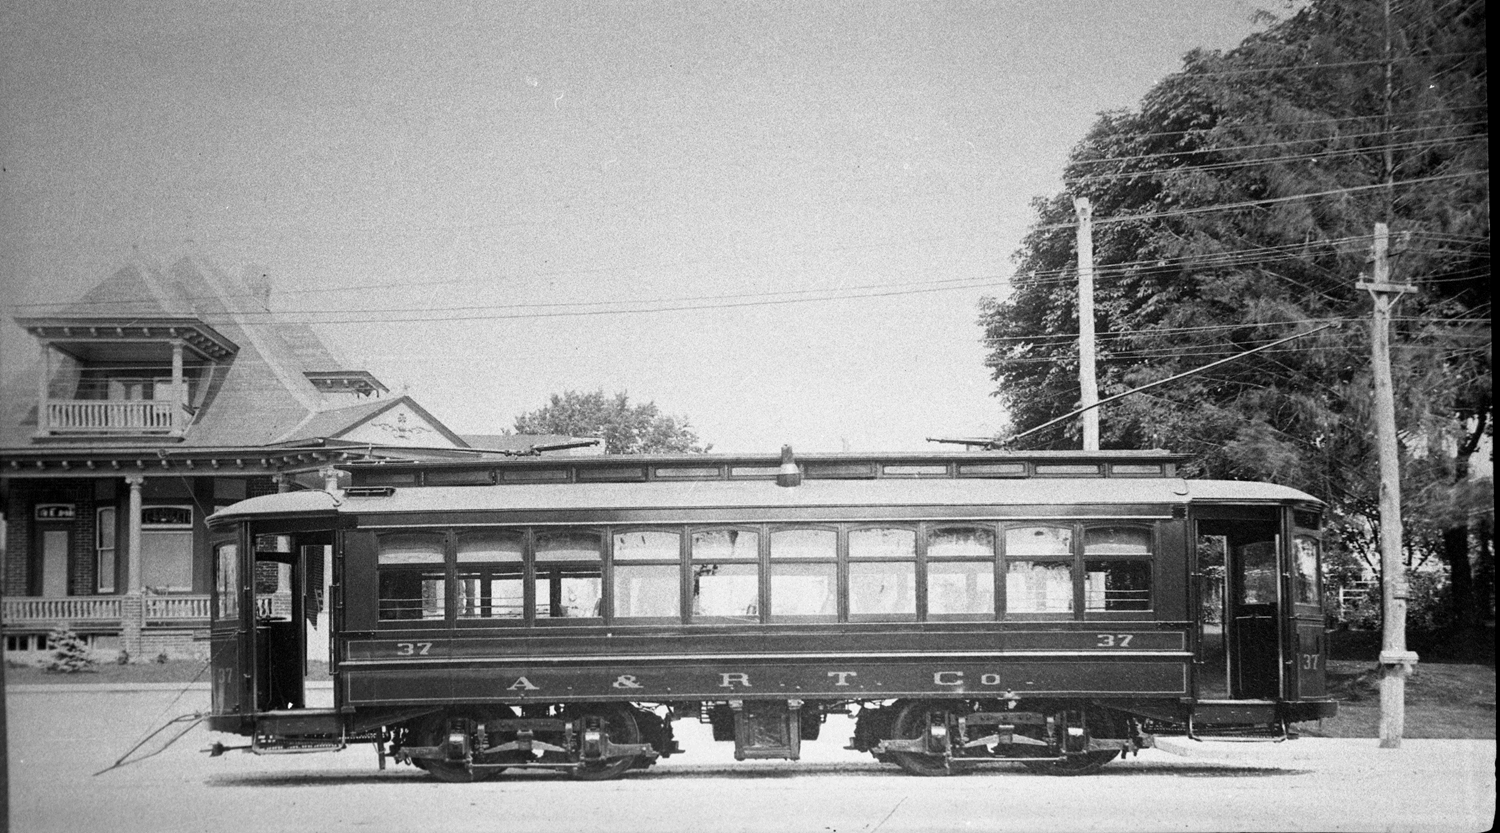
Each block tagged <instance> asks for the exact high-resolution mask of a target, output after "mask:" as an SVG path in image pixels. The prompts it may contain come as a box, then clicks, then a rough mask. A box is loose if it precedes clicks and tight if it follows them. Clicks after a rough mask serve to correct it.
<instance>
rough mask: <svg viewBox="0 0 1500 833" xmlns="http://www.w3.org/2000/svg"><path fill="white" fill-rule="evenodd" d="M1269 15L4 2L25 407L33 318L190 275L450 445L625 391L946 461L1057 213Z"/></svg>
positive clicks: (0, 224) (5, 106)
mask: <svg viewBox="0 0 1500 833" xmlns="http://www.w3.org/2000/svg"><path fill="white" fill-rule="evenodd" d="M1259 5H1260V4H1257V3H1254V2H1246V1H1245V0H1109V1H1108V2H1100V1H1099V0H1087V1H1086V0H993V2H966V3H959V2H951V3H950V2H912V1H911V0H901V1H899V2H897V1H895V0H889V1H887V2H862V3H855V2H819V1H818V0H802V1H801V2H785V3H666V2H662V3H654V2H620V3H604V2H597V1H593V2H581V3H567V2H538V3H512V2H476V3H458V2H446V0H433V1H432V2H422V3H416V2H411V3H388V2H352V3H341V2H316V3H304V2H269V1H268V2H170V1H168V2H149V3H134V2H110V3H97V2H92V1H90V2H47V3H42V2H20V3H8V4H0V317H3V319H4V320H3V321H0V378H3V374H4V373H8V372H10V371H11V370H13V369H14V366H15V365H16V364H18V363H19V362H24V361H30V360H32V359H33V358H34V356H35V355H36V350H35V347H34V345H33V344H32V343H31V340H30V339H29V337H28V336H27V335H26V334H25V333H24V332H23V331H22V330H21V329H20V328H19V327H17V326H16V325H15V324H14V323H13V322H12V321H11V319H12V318H13V317H15V316H17V315H24V314H26V307H24V306H22V305H25V304H37V303H44V302H66V301H70V300H73V299H76V298H77V297H79V296H80V295H81V294H82V293H83V292H85V291H86V290H87V289H88V288H89V287H91V286H92V285H94V284H96V283H98V282H99V281H100V280H102V279H103V278H105V277H107V276H108V275H109V274H111V273H112V272H114V271H115V270H117V269H118V268H120V267H121V266H123V265H124V264H125V263H127V262H128V261H129V260H130V259H131V258H133V257H136V256H138V255H139V256H144V257H147V258H150V259H153V260H156V261H158V262H161V263H163V264H170V263H171V262H173V261H174V260H176V259H178V258H180V257H182V256H185V255H193V256H197V257H200V258H203V259H206V260H208V261H211V262H213V263H215V264H217V265H219V266H220V267H222V268H225V269H226V270H230V271H240V270H242V269H252V270H254V271H255V272H256V273H257V274H266V275H268V276H269V278H270V280H271V283H272V285H273V295H272V299H271V305H272V309H273V311H275V312H276V313H278V314H280V315H283V316H285V317H287V318H288V319H292V320H302V321H311V322H316V323H318V325H319V330H320V332H322V333H323V334H324V336H325V340H327V341H328V342H329V343H330V345H331V346H333V347H334V348H335V349H336V350H338V351H339V352H341V353H342V354H343V355H344V356H346V357H347V358H348V359H349V360H350V361H351V363H352V365H353V366H354V367H355V368H358V369H364V370H368V371H370V372H372V373H373V374H375V376H376V377H377V378H379V379H380V380H382V381H383V382H384V383H386V384H387V385H389V386H390V387H391V388H392V389H393V390H396V391H398V392H405V393H407V394H409V395H411V396H412V397H413V398H415V399H416V401H418V402H419V403H420V404H421V405H422V406H423V407H425V408H426V409H427V410H428V411H430V412H431V413H433V414H434V415H435V416H436V417H437V418H438V419H440V420H441V421H443V422H444V423H445V424H446V425H448V426H449V427H450V428H453V429H454V430H456V431H458V432H460V433H500V432H502V431H504V430H505V429H508V428H510V427H511V426H512V424H513V422H514V419H515V417H516V416H517V415H519V414H521V413H524V412H527V411H531V410H534V409H536V408H539V407H541V406H543V405H545V404H546V402H547V399H548V396H549V395H550V394H553V393H560V392H562V391H566V390H578V391H593V390H600V389H602V390H604V391H605V392H606V393H615V392H622V391H623V392H626V393H628V394H629V396H630V398H631V399H632V401H635V402H647V401H652V402H655V403H656V404H657V406H658V407H660V408H661V409H662V410H663V411H664V412H666V413H669V414H673V415H678V416H684V417H686V418H687V420H688V421H689V422H690V424H691V425H692V426H693V428H694V429H695V430H696V431H697V432H698V434H699V436H700V437H701V438H702V439H703V440H704V441H706V442H709V443H712V444H713V449H714V450H715V451H725V452H774V451H775V450H776V449H778V448H780V446H781V445H782V444H784V443H789V444H792V445H793V446H794V447H796V448H798V449H799V450H802V449H806V450H810V451H839V450H852V451H898V450H945V449H951V448H952V447H950V446H935V445H933V444H931V443H928V442H927V441H926V438H928V437H932V436H975V435H983V436H990V435H993V434H994V433H995V432H997V431H998V430H1000V429H1001V428H1002V427H1003V426H1004V414H1003V413H1002V411H1001V410H1000V408H999V406H998V404H997V403H996V402H995V400H994V399H993V397H992V396H991V394H992V393H993V390H994V383H993V382H992V381H991V380H990V378H989V371H988V369H987V368H986V367H985V366H984V357H985V352H986V351H985V347H984V344H983V342H982V333H981V331H980V328H979V326H978V324H977V319H978V302H979V300H980V298H981V297H983V296H986V295H988V296H1003V294H1004V292H1005V288H1006V281H1007V278H1008V277H1009V275H1010V274H1011V271H1012V262H1011V256H1012V255H1013V253H1014V252H1015V251H1016V249H1017V248H1018V247H1019V245H1020V242H1021V238H1022V236H1023V235H1024V233H1025V231H1026V229H1027V227H1028V225H1029V224H1030V223H1031V222H1032V221H1033V220H1034V214H1033V212H1032V209H1031V206H1030V203H1031V200H1032V199H1033V198H1034V197H1037V196H1042V195H1050V194H1054V193H1056V192H1058V191H1060V190H1061V189H1062V182H1061V172H1062V166H1063V163H1064V161H1065V159H1066V155H1067V153H1068V151H1069V149H1070V148H1071V147H1072V145H1073V144H1074V143H1076V142H1077V141H1078V139H1080V138H1081V137H1082V136H1083V134H1084V132H1085V131H1086V130H1087V128H1088V127H1089V125H1090V124H1091V123H1092V122H1093V121H1094V119H1095V118H1096V116H1097V114H1098V113H1100V112H1103V111H1107V110H1114V109H1122V108H1132V107H1134V106H1136V105H1137V103H1138V102H1139V100H1140V97H1141V95H1142V94H1144V93H1145V92H1146V91H1147V90H1148V89H1149V88H1150V86H1151V85H1152V84H1153V83H1154V82H1156V81H1157V80H1159V79H1160V78H1162V77H1163V76H1164V75H1166V74H1168V73H1170V72H1172V71H1174V70H1175V69H1177V68H1179V67H1180V65H1181V57H1182V55H1183V54H1184V53H1185V52H1187V51H1188V50H1190V49H1193V48H1198V47H1203V48H1210V49H1225V48H1230V47H1232V46H1234V45H1235V44H1237V43H1238V42H1239V41H1240V40H1241V39H1243V38H1244V37H1245V36H1246V35H1248V34H1250V33H1251V32H1253V31H1255V29H1256V28H1257V25H1256V24H1255V23H1254V22H1253V19H1252V18H1253V15H1254V13H1255V10H1256V8H1258V7H1259ZM6 393H7V394H13V393H16V392H12V391H7V392H6ZM19 393H20V394H22V395H24V394H26V393H29V391H21V392H19Z"/></svg>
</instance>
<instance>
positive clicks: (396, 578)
mask: <svg viewBox="0 0 1500 833" xmlns="http://www.w3.org/2000/svg"><path fill="white" fill-rule="evenodd" d="M443 537H444V536H443V535H442V534H441V533H430V532H415V533H413V532H398V533H389V534H385V535H381V536H379V538H378V545H377V546H378V553H379V554H378V556H377V557H376V564H377V565H378V568H379V585H380V621H382V622H388V621H406V620H413V619H416V620H432V619H438V620H441V619H443V618H444V616H445V615H446V613H447V609H446V604H447V567H446V565H445V564H444V544H443Z"/></svg>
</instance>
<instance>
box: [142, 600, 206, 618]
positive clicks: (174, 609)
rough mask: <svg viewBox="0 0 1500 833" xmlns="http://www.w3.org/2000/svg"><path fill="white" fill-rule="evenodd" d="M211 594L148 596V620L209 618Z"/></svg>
mask: <svg viewBox="0 0 1500 833" xmlns="http://www.w3.org/2000/svg"><path fill="white" fill-rule="evenodd" d="M211 600H212V597H211V596H206V595H205V596H146V597H144V599H143V601H144V603H145V606H146V620H147V621H149V622H155V621H162V620H171V621H174V622H175V621H182V620H184V619H207V618H208V616H209V604H210V602H211Z"/></svg>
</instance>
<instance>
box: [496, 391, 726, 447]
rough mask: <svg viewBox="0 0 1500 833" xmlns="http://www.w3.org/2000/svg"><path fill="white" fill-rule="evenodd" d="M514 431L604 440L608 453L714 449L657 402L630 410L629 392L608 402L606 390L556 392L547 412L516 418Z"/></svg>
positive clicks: (545, 409)
mask: <svg viewBox="0 0 1500 833" xmlns="http://www.w3.org/2000/svg"><path fill="white" fill-rule="evenodd" d="M515 430H516V431H517V432H518V433H522V434H562V435H566V436H572V437H603V438H604V450H605V453H607V454H647V453H652V452H674V451H677V452H694V453H698V452H704V451H707V450H708V449H709V448H711V447H712V446H711V445H704V444H702V443H701V442H700V441H699V439H698V433H697V432H696V431H694V430H693V428H692V426H691V425H689V424H688V421H687V418H686V417H674V416H670V415H668V414H663V413H662V412H661V410H660V409H659V408H657V407H656V403H655V402H647V403H645V404H643V405H632V404H631V403H630V398H629V396H628V395H626V394H625V393H623V392H622V393H617V394H615V395H614V396H613V397H609V396H605V394H604V391H602V390H597V391H594V392H592V393H580V392H578V391H571V390H570V391H567V392H566V393H563V394H561V395H559V394H555V393H554V394H552V398H551V400H550V401H549V402H548V403H547V405H546V407H543V408H538V409H537V410H535V411H532V412H530V413H526V414H522V415H521V416H518V417H516V424H515Z"/></svg>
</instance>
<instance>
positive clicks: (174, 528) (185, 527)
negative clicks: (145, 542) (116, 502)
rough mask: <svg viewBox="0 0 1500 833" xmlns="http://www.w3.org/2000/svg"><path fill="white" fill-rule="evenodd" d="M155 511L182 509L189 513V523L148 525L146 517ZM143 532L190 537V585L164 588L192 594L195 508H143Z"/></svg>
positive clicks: (165, 505) (175, 505)
mask: <svg viewBox="0 0 1500 833" xmlns="http://www.w3.org/2000/svg"><path fill="white" fill-rule="evenodd" d="M153 509H182V510H185V511H186V512H187V517H188V520H187V523H180V524H148V523H146V518H145V515H146V513H147V512H149V511H151V510H153ZM140 520H141V531H142V532H176V533H181V534H184V535H186V536H188V583H187V584H186V585H170V586H165V587H162V588H161V589H163V590H165V591H166V592H168V593H191V592H192V590H193V587H192V584H193V567H194V565H193V544H192V536H193V506H192V504H189V503H153V504H148V505H146V506H142V507H141V519H140Z"/></svg>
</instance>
